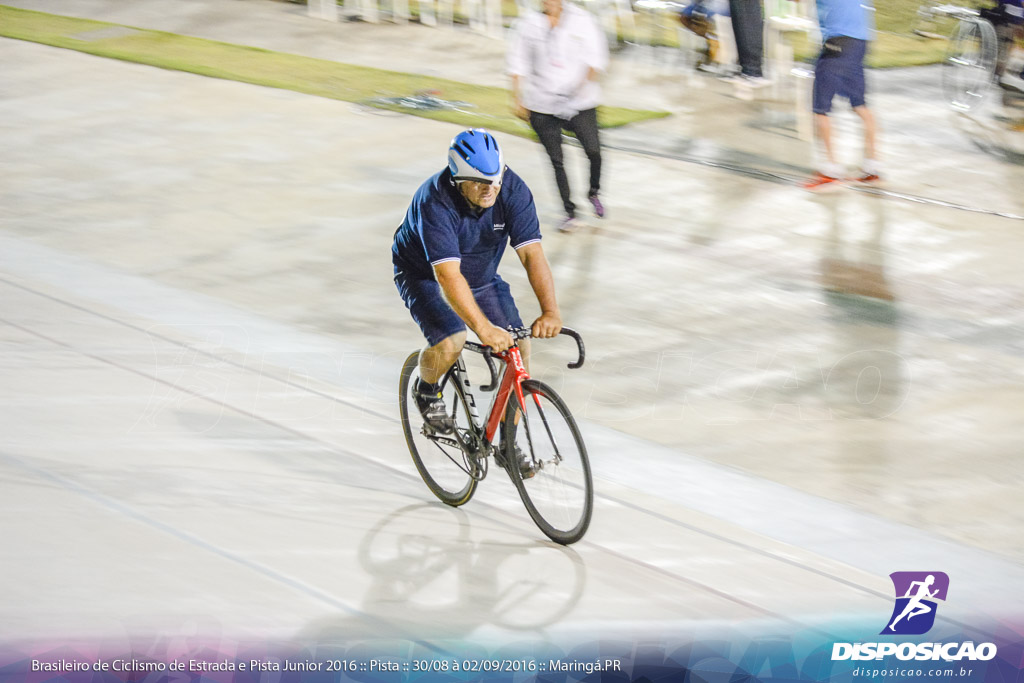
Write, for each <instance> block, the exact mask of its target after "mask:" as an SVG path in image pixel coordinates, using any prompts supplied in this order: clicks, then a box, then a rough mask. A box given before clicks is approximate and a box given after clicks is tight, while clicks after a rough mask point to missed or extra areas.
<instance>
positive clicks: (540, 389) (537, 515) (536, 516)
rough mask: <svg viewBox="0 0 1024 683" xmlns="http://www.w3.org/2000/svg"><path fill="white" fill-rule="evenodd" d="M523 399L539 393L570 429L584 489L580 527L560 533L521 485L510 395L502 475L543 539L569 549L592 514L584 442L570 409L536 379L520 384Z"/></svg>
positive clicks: (513, 402) (504, 424)
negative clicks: (511, 429) (512, 434)
mask: <svg viewBox="0 0 1024 683" xmlns="http://www.w3.org/2000/svg"><path fill="white" fill-rule="evenodd" d="M522 386H523V397H524V398H526V397H527V396H528V395H529V394H531V393H534V392H536V393H539V394H541V395H542V396H544V397H545V398H547V399H548V400H549V401H551V403H552V405H554V406H555V408H557V409H558V412H559V415H560V416H561V418H562V419H563V420H564V421H565V423H566V425H568V427H569V431H570V433H571V434H572V436H573V440H574V441H575V442H576V447H577V449H578V452H579V456H580V462H581V463H582V465H583V480H584V486H585V489H586V490H585V492H584V504H583V515H582V517H581V519H580V521H579V523H578V524H577V525H576V526H575V527H573V528H572V529H570V530H568V531H562V530H559V529H556V528H555V527H554V526H552V525H551V523H550V522H548V521H547V520H546V519H545V518H544V515H543V514H542V513H541V512H540V510H538V509H537V506H536V505H534V503H533V501H532V500H531V499H530V493H529V491H528V490H527V487H526V485H525V484H524V483H523V476H522V473H521V472H520V471H519V464H518V462H517V461H516V457H515V452H514V451H515V441H514V439H513V438H509V434H508V431H507V430H508V425H510V424H511V423H512V422H511V418H512V415H513V411H514V410H515V409H516V407H517V406H518V400H517V399H516V397H515V395H514V394H513V396H512V398H511V400H510V401H509V404H508V408H507V409H506V419H505V420H503V421H502V433H503V437H504V438H503V439H502V443H503V444H504V449H505V451H504V457H503V460H504V462H505V471H506V472H508V475H509V478H510V479H512V484H513V485H514V486H515V488H516V491H517V492H518V493H519V497H520V498H521V499H522V501H523V505H525V506H526V511H527V512H528V513H529V515H530V518H531V519H533V522H534V523H535V524H536V525H537V527H538V528H539V529H540V530H541V531H542V532H544V535H545V536H547V537H548V538H550V539H551V540H552V541H554V542H555V543H559V544H561V545H570V544H572V543H576V542H577V541H579V540H580V539H581V538H583V536H584V535H585V534H586V533H587V529H588V528H589V527H590V520H591V517H592V516H593V512H594V481H593V476H592V474H591V471H590V458H589V456H588V455H587V446H586V444H585V443H584V442H583V436H582V434H580V429H579V426H578V425H577V424H576V420H575V418H573V416H572V413H571V412H570V411H569V407H568V406H567V405H566V404H565V401H563V400H562V397H561V396H559V395H558V393H557V392H555V390H554V389H552V388H551V387H550V386H548V385H547V384H545V383H544V382H541V381H540V380H536V379H528V380H525V381H524V382H523V385H522Z"/></svg>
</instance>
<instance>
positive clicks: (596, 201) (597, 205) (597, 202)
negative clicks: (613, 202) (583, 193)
mask: <svg viewBox="0 0 1024 683" xmlns="http://www.w3.org/2000/svg"><path fill="white" fill-rule="evenodd" d="M587 199H589V200H590V203H591V205H593V207H594V215H595V216H597V217H598V218H604V204H602V203H601V198H600V197H598V196H597V193H594V194H592V195H590V196H589V197H587Z"/></svg>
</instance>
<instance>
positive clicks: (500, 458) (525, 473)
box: [495, 446, 537, 479]
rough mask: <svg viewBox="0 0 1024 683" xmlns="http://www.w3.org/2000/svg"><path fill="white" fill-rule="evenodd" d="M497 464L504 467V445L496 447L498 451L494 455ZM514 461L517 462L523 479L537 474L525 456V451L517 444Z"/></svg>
mask: <svg viewBox="0 0 1024 683" xmlns="http://www.w3.org/2000/svg"><path fill="white" fill-rule="evenodd" d="M495 459H496V460H497V462H498V465H500V466H501V467H505V447H504V446H502V447H501V448H499V449H498V453H497V455H496V456H495ZM516 462H518V463H519V474H520V476H522V478H523V479H529V478H531V477H532V476H533V475H535V474H537V468H536V467H534V466H533V465H532V463H530V459H529V458H528V457H526V453H524V452H523V449H522V448H520V447H519V446H516Z"/></svg>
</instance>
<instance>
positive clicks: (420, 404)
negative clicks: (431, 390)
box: [414, 391, 455, 434]
mask: <svg viewBox="0 0 1024 683" xmlns="http://www.w3.org/2000/svg"><path fill="white" fill-rule="evenodd" d="M414 394H415V396H416V407H417V408H418V409H419V411H420V415H422V416H423V421H424V422H426V423H427V427H429V428H430V429H431V430H432V431H435V432H438V433H440V434H451V433H452V432H454V431H455V421H454V420H453V419H452V418H451V416H450V415H448V410H447V409H446V408H445V407H444V398H442V396H441V392H438V393H436V394H424V393H421V392H419V391H415V392H414Z"/></svg>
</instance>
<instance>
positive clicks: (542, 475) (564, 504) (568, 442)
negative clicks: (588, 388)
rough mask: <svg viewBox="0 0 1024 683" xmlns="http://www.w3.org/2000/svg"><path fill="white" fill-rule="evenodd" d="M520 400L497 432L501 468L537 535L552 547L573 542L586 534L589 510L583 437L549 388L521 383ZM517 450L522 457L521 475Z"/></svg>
mask: <svg viewBox="0 0 1024 683" xmlns="http://www.w3.org/2000/svg"><path fill="white" fill-rule="evenodd" d="M523 399H524V403H525V405H524V406H522V407H520V406H519V404H518V401H517V400H515V399H513V400H512V401H511V402H510V403H509V407H508V411H507V413H506V416H505V421H504V424H503V427H502V429H503V432H504V435H505V438H504V439H503V454H504V458H503V459H504V461H505V468H506V469H507V470H508V473H509V476H510V477H511V478H512V483H513V484H514V485H515V487H516V490H518V491H519V496H520V498H522V499H523V504H524V505H526V510H527V512H529V513H530V517H532V518H533V521H534V522H535V523H536V524H537V526H538V527H540V530H541V531H543V532H544V534H545V535H546V536H547V537H548V538H550V539H551V540H552V541H554V542H555V543H561V544H562V545H568V544H569V543H575V542H576V541H578V540H580V539H581V538H583V535H584V534H585V533H586V532H587V527H589V526H590V517H591V513H592V511H593V507H594V490H593V481H592V479H591V475H590V460H589V458H588V457H587V449H586V446H585V445H584V444H583V437H582V436H580V430H579V427H577V426H576V421H575V420H574V419H573V417H572V414H571V413H570V412H569V409H568V408H567V407H566V405H565V402H564V401H563V400H562V399H561V397H559V396H558V394H556V393H555V391H554V390H553V389H552V388H551V387H549V386H548V385H546V384H544V383H543V382H540V381H538V380H535V379H528V380H526V381H525V382H523ZM516 448H518V449H519V450H520V451H521V452H522V454H523V455H524V456H525V464H526V471H525V472H524V471H523V469H524V468H523V467H522V465H521V463H519V462H518V461H517V457H516V455H515V449H516ZM531 475H532V476H531Z"/></svg>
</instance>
